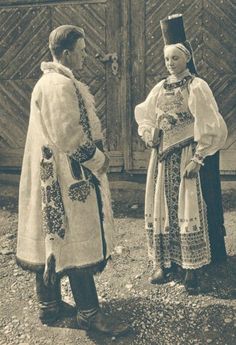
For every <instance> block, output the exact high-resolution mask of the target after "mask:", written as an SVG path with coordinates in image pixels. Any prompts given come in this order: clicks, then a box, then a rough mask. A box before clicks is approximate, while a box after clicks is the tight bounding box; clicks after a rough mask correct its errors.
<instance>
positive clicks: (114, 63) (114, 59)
mask: <svg viewBox="0 0 236 345" xmlns="http://www.w3.org/2000/svg"><path fill="white" fill-rule="evenodd" d="M96 59H99V60H100V61H101V62H103V63H106V62H111V69H112V74H113V75H117V73H118V68H119V65H118V55H117V53H107V54H105V55H103V56H101V55H100V54H96Z"/></svg>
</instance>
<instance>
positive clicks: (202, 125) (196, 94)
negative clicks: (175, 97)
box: [188, 78, 228, 163]
mask: <svg viewBox="0 0 236 345" xmlns="http://www.w3.org/2000/svg"><path fill="white" fill-rule="evenodd" d="M188 105H189V109H190V112H191V113H192V114H193V116H194V118H195V122H194V140H195V141H196V142H197V147H196V152H195V155H194V159H195V160H196V161H198V162H199V163H203V160H204V158H205V157H206V156H211V155H213V154H214V153H215V152H216V151H218V150H219V149H221V148H222V147H223V146H224V144H225V142H226V139H227V134H228V131H227V127H226V124H225V121H224V119H223V117H222V116H221V114H220V113H219V110H218V106H217V103H216V101H215V98H214V96H213V94H212V91H211V89H210V87H209V86H208V84H207V83H206V82H205V81H204V80H202V79H200V78H194V80H193V81H192V83H191V84H190V93H189V102H188Z"/></svg>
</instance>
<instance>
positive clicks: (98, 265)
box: [16, 256, 111, 276]
mask: <svg viewBox="0 0 236 345" xmlns="http://www.w3.org/2000/svg"><path fill="white" fill-rule="evenodd" d="M110 260H111V256H109V257H108V258H106V259H105V260H100V261H98V262H95V263H92V264H88V265H82V266H70V267H66V268H64V269H63V270H61V271H58V272H56V274H58V275H60V276H63V275H66V274H67V273H68V272H69V271H70V270H72V269H77V270H79V271H84V272H87V273H90V274H98V273H101V272H103V271H104V269H105V268H106V265H107V263H108V261H110ZM16 263H17V265H18V266H19V267H21V268H22V269H23V270H26V271H30V272H44V270H45V264H44V263H42V264H35V263H32V262H29V261H25V260H21V259H19V258H18V257H16Z"/></svg>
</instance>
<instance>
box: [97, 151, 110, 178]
mask: <svg viewBox="0 0 236 345" xmlns="http://www.w3.org/2000/svg"><path fill="white" fill-rule="evenodd" d="M104 156H105V161H104V163H103V166H102V167H101V168H100V169H99V170H98V171H97V173H98V174H99V175H102V174H106V173H107V170H108V168H109V162H110V159H109V157H108V156H107V155H106V154H105V153H104Z"/></svg>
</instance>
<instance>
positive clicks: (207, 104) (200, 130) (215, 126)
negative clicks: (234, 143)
mask: <svg viewBox="0 0 236 345" xmlns="http://www.w3.org/2000/svg"><path fill="white" fill-rule="evenodd" d="M163 83H164V80H162V81H161V82H159V83H158V84H157V85H156V86H155V87H154V88H153V89H152V90H151V92H150V93H149V95H148V96H147V98H146V100H145V101H144V102H143V103H140V104H138V105H137V106H136V107H135V119H136V121H137V123H138V133H139V135H140V136H141V137H142V136H143V134H144V131H149V132H151V129H152V128H154V127H155V126H156V106H158V105H157V104H156V103H157V99H158V94H159V91H160V89H161V87H162V86H163ZM188 107H189V110H190V112H191V113H192V115H193V116H194V118H195V121H194V141H195V142H197V147H196V153H197V154H199V155H200V156H202V157H206V156H211V155H213V154H214V153H215V152H217V151H218V150H219V149H221V148H222V147H223V146H224V144H225V142H226V139H227V134H228V131H227V127H226V124H225V121H224V119H223V117H222V116H221V114H220V113H219V110H218V106H217V103H216V101H215V98H214V96H213V94H212V91H211V89H210V87H209V86H208V84H207V83H206V82H205V81H204V80H203V79H201V78H198V77H195V78H193V81H192V82H191V83H190V84H189V98H188Z"/></svg>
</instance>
